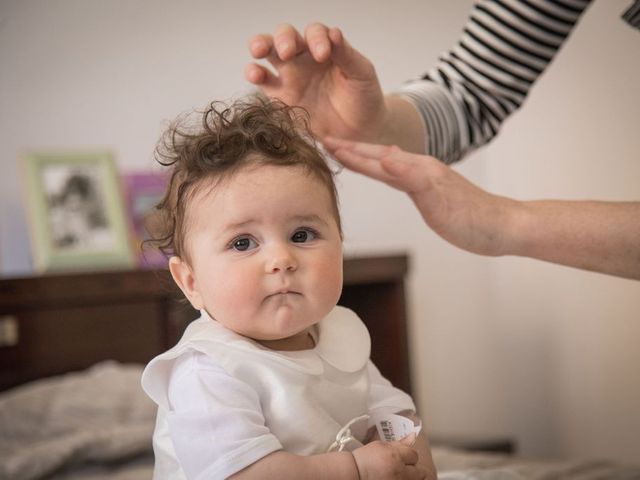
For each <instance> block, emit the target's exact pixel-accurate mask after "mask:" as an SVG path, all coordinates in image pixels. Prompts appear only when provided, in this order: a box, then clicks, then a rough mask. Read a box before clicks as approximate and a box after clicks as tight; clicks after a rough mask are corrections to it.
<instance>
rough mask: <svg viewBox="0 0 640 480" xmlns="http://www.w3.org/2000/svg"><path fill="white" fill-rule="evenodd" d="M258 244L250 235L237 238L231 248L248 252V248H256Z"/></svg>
mask: <svg viewBox="0 0 640 480" xmlns="http://www.w3.org/2000/svg"><path fill="white" fill-rule="evenodd" d="M257 246H258V244H257V243H256V241H255V240H254V239H253V238H250V237H240V238H236V239H235V240H234V241H233V242H232V243H231V248H233V249H234V250H237V251H239V252H246V251H247V250H251V249H254V248H256V247H257Z"/></svg>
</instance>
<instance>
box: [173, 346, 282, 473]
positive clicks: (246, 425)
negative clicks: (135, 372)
mask: <svg viewBox="0 0 640 480" xmlns="http://www.w3.org/2000/svg"><path fill="white" fill-rule="evenodd" d="M168 390H169V393H168V398H169V407H170V411H169V415H168V422H169V432H170V436H171V440H172V442H173V446H174V449H175V452H176V456H177V457H178V461H179V463H180V466H181V467H182V469H183V471H184V472H185V475H186V477H187V478H188V479H198V480H199V479H217V478H227V477H229V476H231V475H233V474H234V473H237V472H239V471H240V470H242V469H243V468H245V467H247V466H249V465H251V464H252V463H254V462H256V461H257V460H259V459H260V458H262V457H264V456H265V455H268V454H269V453H271V452H274V451H276V450H279V449H281V448H282V445H281V444H280V442H279V441H278V439H277V438H276V437H275V436H274V435H273V434H271V432H270V431H269V429H268V428H267V426H266V425H265V421H264V417H263V415H262V411H261V408H260V399H259V397H258V394H257V393H256V392H255V390H254V389H253V388H251V387H250V386H249V385H247V384H245V383H243V382H241V381H239V380H237V379H235V378H233V377H231V376H230V375H229V374H228V373H227V372H226V371H225V370H224V369H223V368H222V367H220V366H219V365H217V364H216V363H215V362H214V361H213V360H212V359H211V358H209V357H208V356H206V355H205V354H203V353H199V352H190V353H187V354H185V355H183V356H182V357H180V358H179V359H178V360H177V361H176V364H175V366H174V368H173V371H172V375H171V380H170V382H169V389H168Z"/></svg>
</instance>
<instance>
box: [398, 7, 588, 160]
mask: <svg viewBox="0 0 640 480" xmlns="http://www.w3.org/2000/svg"><path fill="white" fill-rule="evenodd" d="M589 3H590V0H480V1H477V2H476V3H475V5H474V8H473V10H472V12H471V15H470V18H469V20H468V21H467V23H466V25H465V27H464V30H463V34H462V36H461V38H460V40H459V41H458V43H457V44H456V45H455V46H454V48H453V49H452V50H450V51H448V52H445V53H444V54H443V55H441V56H440V58H439V60H438V62H437V63H436V65H435V66H434V67H433V68H432V69H431V70H430V71H429V72H428V73H427V74H426V75H425V76H424V77H423V78H422V79H420V80H416V81H412V82H409V83H407V84H406V85H404V86H403V87H402V88H401V89H400V90H399V91H398V92H397V93H399V94H400V95H403V96H404V97H406V98H407V99H408V100H410V101H411V102H412V103H413V104H414V105H415V106H416V108H417V109H418V110H419V112H420V114H421V116H422V118H423V120H424V124H425V128H426V132H427V135H426V151H427V153H429V154H430V155H433V156H435V157H436V158H439V159H440V160H442V161H443V162H445V163H453V162H456V161H458V160H460V159H461V158H462V157H463V156H465V155H466V154H468V153H469V152H470V151H472V150H474V149H476V148H478V147H480V146H482V145H484V144H486V143H487V142H489V141H490V140H491V139H492V138H493V137H494V136H495V135H496V134H497V133H498V130H499V129H500V126H501V124H502V122H503V121H504V120H505V119H506V118H507V117H508V116H509V115H510V114H511V113H513V112H514V111H515V110H517V109H518V108H519V107H520V105H522V102H523V101H524V99H525V97H526V96H527V93H528V92H529V89H530V88H531V86H532V85H533V83H534V82H535V81H536V79H537V78H538V77H539V76H540V75H541V74H542V72H544V70H545V68H546V67H547V66H548V65H549V63H550V62H551V60H552V59H553V57H554V55H555V54H556V52H557V51H558V49H559V48H560V47H561V46H562V44H563V42H564V41H565V39H566V38H567V37H568V35H569V33H570V32H571V30H572V28H573V27H574V25H575V24H576V22H577V21H578V19H579V18H580V15H581V14H582V13H583V12H584V10H585V9H586V8H587V6H588V5H589Z"/></svg>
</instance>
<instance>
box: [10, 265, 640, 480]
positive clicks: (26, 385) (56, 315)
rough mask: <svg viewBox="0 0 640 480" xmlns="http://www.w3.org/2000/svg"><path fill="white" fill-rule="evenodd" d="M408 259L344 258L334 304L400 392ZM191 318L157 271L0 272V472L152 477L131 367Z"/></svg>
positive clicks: (528, 472)
mask: <svg viewBox="0 0 640 480" xmlns="http://www.w3.org/2000/svg"><path fill="white" fill-rule="evenodd" d="M407 269H408V259H407V257H406V256H404V255H394V256H378V257H367V258H350V259H346V260H345V288H344V292H343V295H342V298H341V300H340V303H341V304H343V305H346V306H349V307H350V308H352V309H354V310H355V311H356V312H358V313H359V314H360V315H361V316H362V317H363V319H365V322H366V323H367V326H368V328H369V330H370V331H371V336H372V344H373V351H372V357H373V359H374V361H375V362H376V363H377V364H378V366H379V367H380V370H381V371H382V372H383V374H385V375H386V376H387V377H388V378H390V379H391V380H392V381H393V382H394V383H395V384H396V385H398V386H400V387H401V388H403V389H405V390H407V391H409V392H410V391H411V383H410V372H409V362H408V354H407V351H408V350H407V343H406V342H407V332H406V308H405V294H404V279H405V276H406V273H407ZM195 317H196V312H194V311H193V310H191V308H190V307H188V305H186V304H185V303H184V302H183V301H181V300H180V295H179V292H178V291H177V290H176V289H175V287H174V286H173V284H172V282H171V281H170V279H169V277H168V276H167V274H166V272H162V271H142V270H136V271H114V272H93V273H88V272H87V273H74V274H65V275H47V276H41V277H32V278H15V279H3V280H0V479H12V480H30V479H45V478H46V479H56V480H71V479H89V480H93V479H96V480H97V479H116V480H141V479H149V478H151V475H152V468H153V452H152V450H151V435H152V432H153V427H154V422H155V406H154V404H153V403H152V402H151V401H150V400H149V399H148V398H147V397H146V396H145V394H144V393H143V392H142V390H141V388H140V374H141V372H142V368H143V365H144V364H145V363H146V362H147V361H148V360H149V359H151V358H152V357H153V356H155V355H156V354H158V353H160V352H162V351H164V350H166V349H167V348H168V347H170V346H171V345H173V344H174V343H175V341H176V340H177V339H178V338H179V336H180V334H181V333H182V331H183V330H184V328H185V326H186V325H187V324H188V323H189V321H191V320H192V319H193V318H195ZM433 453H434V458H435V461H436V464H437V466H438V469H439V471H440V476H441V478H445V479H447V478H448V479H450V480H453V479H512V478H535V479H555V478H558V479H560V478H568V479H581V480H586V479H590V480H592V479H597V478H603V479H604V478H610V479H631V478H640V468H633V467H623V466H620V465H614V464H611V463H607V462H573V463H572V462H564V463H562V462H526V461H523V460H520V459H518V458H517V457H513V456H511V455H501V454H487V453H469V452H464V451H461V450H458V449H451V448H446V447H435V448H434V452H433Z"/></svg>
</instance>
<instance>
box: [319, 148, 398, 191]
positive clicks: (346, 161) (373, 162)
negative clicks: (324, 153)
mask: <svg viewBox="0 0 640 480" xmlns="http://www.w3.org/2000/svg"><path fill="white" fill-rule="evenodd" d="M331 153H332V155H333V156H334V157H335V159H336V160H338V161H339V162H340V163H341V164H342V165H344V166H345V167H347V168H348V169H349V170H352V171H354V172H357V173H361V174H363V175H366V176H368V177H371V178H374V179H376V180H380V181H381V182H385V183H388V184H391V185H392V186H394V187H395V186H396V185H395V184H393V178H392V177H391V176H390V175H389V174H388V173H387V172H386V171H385V170H384V168H382V165H381V164H380V161H379V160H377V159H374V158H371V157H367V156H364V155H360V154H358V153H356V152H354V151H352V150H348V149H342V148H338V149H336V150H333V151H331Z"/></svg>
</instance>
